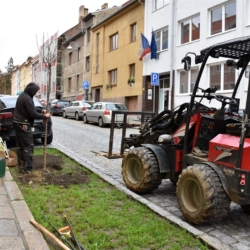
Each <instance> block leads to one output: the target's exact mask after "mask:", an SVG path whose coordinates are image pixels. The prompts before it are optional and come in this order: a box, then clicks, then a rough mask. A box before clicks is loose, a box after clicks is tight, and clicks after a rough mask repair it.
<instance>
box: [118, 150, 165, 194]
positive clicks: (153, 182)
mask: <svg viewBox="0 0 250 250" xmlns="http://www.w3.org/2000/svg"><path fill="white" fill-rule="evenodd" d="M131 157H136V158H137V160H138V161H140V164H141V167H142V169H143V176H141V177H140V179H139V180H138V181H137V182H136V183H132V182H131V181H130V178H129V175H130V174H131V173H129V174H128V173H127V172H128V171H129V168H128V164H130V158H131ZM122 176H123V180H124V182H125V184H126V186H127V187H128V188H129V189H130V190H132V191H134V192H135V193H149V192H151V191H153V190H154V189H156V188H158V186H159V185H160V184H161V180H162V178H161V174H160V172H159V166H158V162H157V159H156V157H155V155H154V154H153V153H152V152H151V151H150V150H149V149H147V148H144V147H139V148H134V149H130V150H129V151H128V153H127V155H126V156H125V157H124V158H123V161H122Z"/></svg>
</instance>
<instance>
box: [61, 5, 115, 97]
mask: <svg viewBox="0 0 250 250" xmlns="http://www.w3.org/2000/svg"><path fill="white" fill-rule="evenodd" d="M118 9H119V7H117V6H113V7H111V8H109V7H108V4H107V3H105V4H103V5H102V6H101V9H97V10H96V11H95V12H92V13H88V9H87V8H85V7H84V6H81V7H80V8H79V23H78V24H77V25H76V26H74V27H72V28H71V29H69V30H68V31H66V32H65V33H63V34H62V35H61V36H60V37H61V38H62V40H63V42H62V43H63V44H62V45H63V46H62V49H61V53H62V58H61V68H62V81H61V85H62V90H61V93H62V96H63V99H68V100H71V101H72V100H82V99H84V100H92V99H93V97H92V92H91V84H92V80H91V77H92V67H91V62H92V40H93V35H92V32H91V28H92V27H93V26H94V25H96V24H97V23H99V22H101V21H102V20H104V19H105V18H107V17H108V16H110V15H112V14H113V13H114V12H116V11H117V10H118ZM57 74H58V73H57ZM83 83H85V85H84V84H83Z"/></svg>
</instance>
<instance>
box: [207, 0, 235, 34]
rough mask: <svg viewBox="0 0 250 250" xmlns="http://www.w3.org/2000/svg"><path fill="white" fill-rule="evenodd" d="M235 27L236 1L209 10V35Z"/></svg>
mask: <svg viewBox="0 0 250 250" xmlns="http://www.w3.org/2000/svg"><path fill="white" fill-rule="evenodd" d="M234 28H236V2H231V3H228V4H225V5H221V6H219V7H216V8H214V9H212V10H211V35H215V34H218V33H222V32H225V31H227V30H231V29H234Z"/></svg>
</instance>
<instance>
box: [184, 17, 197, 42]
mask: <svg viewBox="0 0 250 250" xmlns="http://www.w3.org/2000/svg"><path fill="white" fill-rule="evenodd" d="M198 39H200V15H197V16H194V17H192V18H189V19H187V20H185V21H183V22H181V44H184V43H189V42H191V41H195V40H198Z"/></svg>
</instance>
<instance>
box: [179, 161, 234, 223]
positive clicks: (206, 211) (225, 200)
mask: <svg viewBox="0 0 250 250" xmlns="http://www.w3.org/2000/svg"><path fill="white" fill-rule="evenodd" d="M192 177H193V178H195V180H196V182H199V185H200V187H201V189H202V194H203V197H202V198H203V204H202V206H201V207H200V209H198V210H199V211H198V212H197V213H196V212H195V213H194V212H189V211H188V209H186V207H185V205H184V204H185V202H183V201H182V198H181V189H184V188H185V187H183V183H184V181H185V180H186V179H187V178H192ZM176 193H177V202H178V204H179V207H180V210H181V212H182V213H183V215H184V217H185V218H186V219H187V220H188V221H189V222H191V223H193V224H197V225H199V224H203V223H208V222H209V223H213V222H217V221H220V220H221V219H222V218H223V217H225V216H226V215H227V214H228V212H229V208H230V202H231V201H230V198H229V197H228V195H227V194H226V192H225V191H224V189H223V186H222V183H221V181H220V178H219V176H218V175H217V173H216V172H215V171H214V170H213V169H212V168H211V167H210V166H207V165H205V164H196V165H194V166H189V167H187V168H186V169H184V170H183V171H182V173H181V175H180V176H179V180H178V182H177V190H176Z"/></svg>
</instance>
